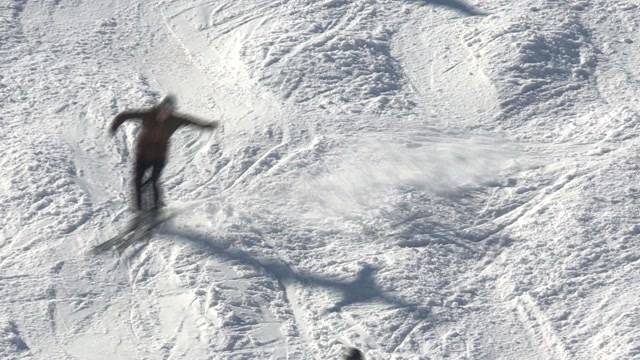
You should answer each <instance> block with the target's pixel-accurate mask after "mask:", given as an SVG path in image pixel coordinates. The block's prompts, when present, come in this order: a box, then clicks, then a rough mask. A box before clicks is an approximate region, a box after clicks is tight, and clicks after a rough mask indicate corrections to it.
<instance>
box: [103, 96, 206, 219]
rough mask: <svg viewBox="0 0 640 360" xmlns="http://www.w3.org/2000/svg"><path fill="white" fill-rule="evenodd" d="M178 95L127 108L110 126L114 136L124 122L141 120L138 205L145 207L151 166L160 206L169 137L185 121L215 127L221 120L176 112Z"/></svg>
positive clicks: (136, 183)
mask: <svg viewBox="0 0 640 360" xmlns="http://www.w3.org/2000/svg"><path fill="white" fill-rule="evenodd" d="M175 108H176V99H175V97H174V96H173V95H167V96H166V97H165V98H164V99H162V101H161V102H160V103H159V104H158V105H156V106H154V107H151V108H149V109H141V110H125V111H123V112H121V113H120V114H118V115H117V116H116V117H115V119H113V122H112V123H111V127H110V128H109V132H110V134H111V136H113V135H114V134H115V132H116V130H117V129H118V127H119V126H120V125H122V123H123V122H125V121H127V120H131V119H137V120H139V121H141V122H142V129H141V130H140V133H139V135H138V141H137V142H138V144H137V147H136V161H135V166H134V174H135V179H134V192H135V201H136V208H137V209H138V211H142V210H143V209H142V187H143V186H144V185H145V184H144V183H143V182H142V179H143V177H144V174H145V172H146V171H147V169H151V178H150V180H148V181H151V184H152V186H153V200H154V208H153V209H154V210H158V209H159V208H160V187H159V185H158V179H160V174H161V173H162V169H163V168H164V165H165V163H166V161H167V152H168V150H169V138H171V135H173V133H174V132H175V131H176V130H177V129H178V128H179V127H181V126H183V125H195V126H198V127H200V128H203V129H215V128H217V127H218V122H217V121H214V122H211V123H208V124H207V123H204V122H201V121H200V120H198V119H195V118H193V117H191V116H188V115H184V114H179V113H176V112H174V111H175Z"/></svg>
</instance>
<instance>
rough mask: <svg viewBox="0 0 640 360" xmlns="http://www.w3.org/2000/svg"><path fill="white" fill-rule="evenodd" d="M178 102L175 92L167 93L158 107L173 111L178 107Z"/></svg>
mask: <svg viewBox="0 0 640 360" xmlns="http://www.w3.org/2000/svg"><path fill="white" fill-rule="evenodd" d="M176 102H177V101H176V97H175V96H174V95H173V94H167V96H165V97H164V98H163V99H162V100H161V101H160V103H159V104H158V108H159V109H160V110H166V111H170V112H171V111H174V110H175V109H176Z"/></svg>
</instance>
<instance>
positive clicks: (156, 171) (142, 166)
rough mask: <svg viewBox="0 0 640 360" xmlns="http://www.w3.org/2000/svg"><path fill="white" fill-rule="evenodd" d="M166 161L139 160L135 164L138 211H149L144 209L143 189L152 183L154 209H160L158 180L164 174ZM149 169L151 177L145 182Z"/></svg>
mask: <svg viewBox="0 0 640 360" xmlns="http://www.w3.org/2000/svg"><path fill="white" fill-rule="evenodd" d="M164 164H165V160H164V159H160V160H144V159H137V160H136V164H135V169H134V173H135V180H134V186H135V195H136V207H137V208H138V210H140V211H141V210H149V209H142V188H143V187H144V186H145V185H147V183H149V182H151V185H152V186H153V204H154V206H153V207H154V209H156V210H157V209H159V208H160V185H159V184H158V180H159V179H160V174H161V173H162V169H163V168H164ZM147 169H151V177H149V179H148V180H146V181H144V182H143V180H144V174H145V173H146V172H147Z"/></svg>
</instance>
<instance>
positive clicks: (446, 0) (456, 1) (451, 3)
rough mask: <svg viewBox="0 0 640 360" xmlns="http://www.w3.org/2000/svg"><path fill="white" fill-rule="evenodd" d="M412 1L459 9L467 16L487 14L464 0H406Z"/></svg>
mask: <svg viewBox="0 0 640 360" xmlns="http://www.w3.org/2000/svg"><path fill="white" fill-rule="evenodd" d="M406 1H408V2H412V3H418V4H422V5H433V6H440V7H446V8H449V9H452V10H455V11H458V12H460V13H462V14H464V15H467V16H481V15H487V14H486V13H484V12H482V11H480V10H478V9H476V8H474V7H473V6H471V5H467V4H466V3H465V2H464V1H461V0H406Z"/></svg>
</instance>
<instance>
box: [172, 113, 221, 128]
mask: <svg viewBox="0 0 640 360" xmlns="http://www.w3.org/2000/svg"><path fill="white" fill-rule="evenodd" d="M171 117H172V118H173V119H174V120H175V121H178V123H179V124H180V125H195V126H198V127H200V128H203V129H215V128H217V127H218V126H219V125H220V123H218V122H217V121H211V122H205V121H202V120H200V119H198V118H196V117H193V116H190V115H185V114H177V113H174V114H173V115H171Z"/></svg>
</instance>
